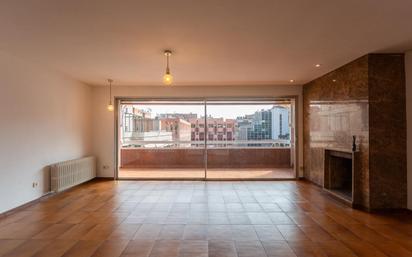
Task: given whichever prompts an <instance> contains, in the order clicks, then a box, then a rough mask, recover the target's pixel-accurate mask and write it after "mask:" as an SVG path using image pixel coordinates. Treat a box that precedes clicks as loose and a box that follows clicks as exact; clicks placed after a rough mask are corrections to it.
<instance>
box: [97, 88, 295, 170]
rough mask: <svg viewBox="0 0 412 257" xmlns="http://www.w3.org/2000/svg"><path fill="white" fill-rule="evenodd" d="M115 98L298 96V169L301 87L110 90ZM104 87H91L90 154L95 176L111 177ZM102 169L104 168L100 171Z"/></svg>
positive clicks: (109, 127)
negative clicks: (91, 146) (94, 163)
mask: <svg viewBox="0 0 412 257" xmlns="http://www.w3.org/2000/svg"><path fill="white" fill-rule="evenodd" d="M113 96H115V97H136V98H150V97H171V98H173V97H175V98H179V97H274V96H298V97H299V98H298V108H297V109H298V110H299V112H298V115H299V116H298V120H299V122H298V129H299V135H298V136H299V139H298V140H299V142H300V145H299V166H298V167H302V166H303V165H302V163H303V162H302V161H303V158H302V157H303V147H302V134H303V133H302V87H301V86H292V85H289V86H192V87H190V86H171V87H167V86H137V87H126V86H121V87H119V86H117V87H116V86H114V87H113ZM108 97H109V91H108V87H101V86H100V87H99V86H96V87H93V119H92V121H93V153H94V155H96V156H97V163H98V167H97V169H98V176H101V177H113V174H114V169H115V167H114V155H115V153H114V142H115V138H114V113H113V112H109V111H107V109H106V106H107V104H108V101H109V100H108ZM103 166H107V167H108V168H107V169H104V168H103Z"/></svg>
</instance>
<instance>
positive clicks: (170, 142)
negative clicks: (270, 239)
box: [118, 99, 295, 180]
mask: <svg viewBox="0 0 412 257" xmlns="http://www.w3.org/2000/svg"><path fill="white" fill-rule="evenodd" d="M118 117H119V119H118V177H119V178H136V179H213V180H220V179H286V178H294V177H295V172H294V142H295V140H294V131H295V130H294V122H293V120H294V104H293V100H286V99H277V100H227V101H222V100H207V99H206V100H184V101H181V100H161V101H159V100H157V101H154V100H149V101H134V100H122V101H121V102H120V105H119V113H118Z"/></svg>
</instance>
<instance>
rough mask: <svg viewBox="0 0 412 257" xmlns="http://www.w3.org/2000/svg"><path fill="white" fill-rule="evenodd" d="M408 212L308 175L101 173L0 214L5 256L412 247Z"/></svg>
mask: <svg viewBox="0 0 412 257" xmlns="http://www.w3.org/2000/svg"><path fill="white" fill-rule="evenodd" d="M411 242H412V215H411V214H408V213H403V214H370V213H365V212H362V211H358V210H353V209H350V208H348V207H346V206H344V205H341V204H340V203H338V202H335V201H334V200H332V199H330V198H328V197H326V196H325V195H324V194H323V193H322V190H321V189H320V188H319V187H317V186H314V185H312V184H309V183H306V182H302V181H266V182H264V181H260V182H250V181H249V182H246V181H244V182H241V181H237V182H216V181H207V182H205V181H98V182H92V183H87V184H84V185H81V186H78V187H76V188H74V189H72V190H69V191H66V192H63V193H60V194H58V195H55V196H53V197H50V198H48V199H46V200H44V201H41V202H39V203H37V204H34V205H32V206H30V207H28V208H26V209H23V210H20V211H18V212H16V213H14V214H12V215H9V216H7V217H6V218H2V219H0V256H2V257H3V256H7V257H11V256H14V257H16V256H20V257H29V256H37V257H58V256H64V257H68V256H71V257H90V256H94V257H97V256H99V257H102V256H107V257H120V256H121V257H132V256H133V257H138V256H140V257H168V256H170V257H192V256H193V257H195V256H196V257H206V256H213V257H266V256H267V257H272V256H273V257H276V256H279V257H285V256H286V257H296V256H298V257H308V256H312V257H314V256H330V257H348V256H349V257H350V256H359V257H362V256H372V257H375V256H376V257H385V256H394V257H395V256H396V257H398V256H401V257H403V256H412V243H411Z"/></svg>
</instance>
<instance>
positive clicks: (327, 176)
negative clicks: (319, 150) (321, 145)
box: [323, 149, 354, 205]
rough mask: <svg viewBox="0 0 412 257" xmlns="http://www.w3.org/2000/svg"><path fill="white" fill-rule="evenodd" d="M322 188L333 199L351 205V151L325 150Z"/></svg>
mask: <svg viewBox="0 0 412 257" xmlns="http://www.w3.org/2000/svg"><path fill="white" fill-rule="evenodd" d="M323 188H324V190H325V191H327V192H328V193H330V194H331V195H333V196H334V197H337V198H339V199H340V200H343V201H344V202H346V203H348V204H350V205H352V204H353V202H354V201H353V199H354V197H353V196H354V156H353V152H352V151H351V150H342V149H326V150H325V165H324V183H323Z"/></svg>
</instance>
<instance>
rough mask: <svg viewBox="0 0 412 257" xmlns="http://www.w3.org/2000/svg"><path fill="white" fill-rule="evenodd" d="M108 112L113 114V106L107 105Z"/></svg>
mask: <svg viewBox="0 0 412 257" xmlns="http://www.w3.org/2000/svg"><path fill="white" fill-rule="evenodd" d="M107 110H108V111H110V112H112V111H113V110H114V107H113V104H108V105H107Z"/></svg>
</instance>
